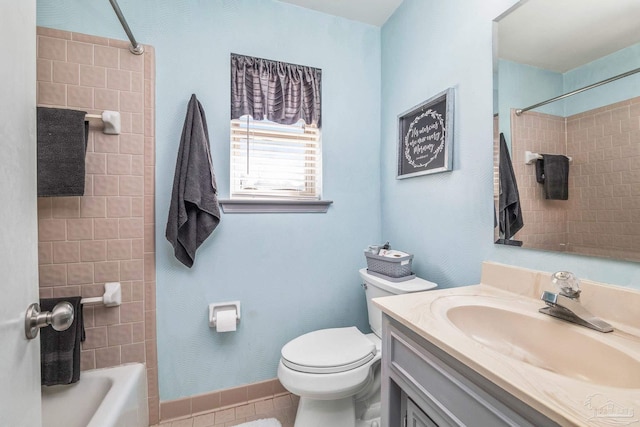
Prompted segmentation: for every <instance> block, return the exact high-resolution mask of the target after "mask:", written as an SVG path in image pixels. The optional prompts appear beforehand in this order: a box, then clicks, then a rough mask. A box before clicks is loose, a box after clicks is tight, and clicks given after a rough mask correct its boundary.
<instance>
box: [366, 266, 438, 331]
mask: <svg viewBox="0 0 640 427" xmlns="http://www.w3.org/2000/svg"><path fill="white" fill-rule="evenodd" d="M360 277H361V278H362V280H363V281H364V289H365V295H366V297H367V311H368V313H369V326H371V330H372V331H373V333H374V334H376V335H377V336H378V337H382V311H380V309H379V308H378V307H376V306H375V304H374V303H373V302H372V301H371V300H372V299H373V298H378V297H386V296H391V295H400V294H407V293H410V292H421V291H426V290H429V289H433V288H435V287H436V286H438V285H436V284H435V283H433V282H429V281H428V280H424V279H421V278H419V277H415V278H413V279H411V280H405V281H404V282H392V281H391V280H387V279H383V278H381V277H379V276H374V275H373V274H369V273H368V272H367V269H366V268H362V269H360Z"/></svg>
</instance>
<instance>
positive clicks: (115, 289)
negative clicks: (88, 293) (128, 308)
mask: <svg viewBox="0 0 640 427" xmlns="http://www.w3.org/2000/svg"><path fill="white" fill-rule="evenodd" d="M95 303H97V304H104V305H105V306H107V307H116V306H119V305H120V304H122V289H121V288H120V282H107V283H105V284H104V295H102V296H101V297H92V298H82V299H81V300H80V304H95Z"/></svg>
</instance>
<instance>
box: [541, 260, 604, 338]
mask: <svg viewBox="0 0 640 427" xmlns="http://www.w3.org/2000/svg"><path fill="white" fill-rule="evenodd" d="M551 277H552V280H551V282H552V283H553V284H554V285H556V287H557V288H558V289H559V292H558V293H555V294H554V293H553V292H549V291H544V292H543V293H542V296H541V297H540V299H541V300H542V301H544V302H545V304H547V306H548V307H543V308H541V309H540V310H538V311H539V312H540V313H544V314H548V315H549V316H553V317H557V318H559V319H562V320H566V321H568V322H572V323H576V324H578V325H581V326H586V327H587V328H591V329H595V330H596V331H599V332H612V331H613V327H612V326H611V325H610V324H608V323H607V322H605V321H604V320H602V319H599V318H597V317H595V316H594V315H593V314H591V313H589V312H588V311H587V309H585V308H584V307H583V306H582V304H580V284H579V283H580V282H579V281H578V279H577V278H576V277H575V276H574V275H573V273H570V272H568V271H558V272H556V273H554V274H553V276H551Z"/></svg>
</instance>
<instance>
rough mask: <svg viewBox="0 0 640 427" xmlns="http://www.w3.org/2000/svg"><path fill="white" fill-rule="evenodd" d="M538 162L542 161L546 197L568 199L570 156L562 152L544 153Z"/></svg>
mask: <svg viewBox="0 0 640 427" xmlns="http://www.w3.org/2000/svg"><path fill="white" fill-rule="evenodd" d="M538 162H541V163H542V165H541V166H542V174H543V175H542V179H543V185H544V197H545V199H549V200H568V199H569V158H568V157H566V156H563V155H561V154H543V155H542V160H538ZM538 182H540V181H538Z"/></svg>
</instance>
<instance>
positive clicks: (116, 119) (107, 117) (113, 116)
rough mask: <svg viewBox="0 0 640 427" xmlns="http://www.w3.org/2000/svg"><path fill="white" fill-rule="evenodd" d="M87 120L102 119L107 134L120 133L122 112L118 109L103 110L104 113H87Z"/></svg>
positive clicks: (85, 117)
mask: <svg viewBox="0 0 640 427" xmlns="http://www.w3.org/2000/svg"><path fill="white" fill-rule="evenodd" d="M84 119H85V120H89V119H100V120H102V122H103V123H104V129H103V130H102V132H104V133H105V134H107V135H120V113H119V112H117V111H109V110H106V111H103V112H102V114H87V115H85V116H84Z"/></svg>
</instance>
